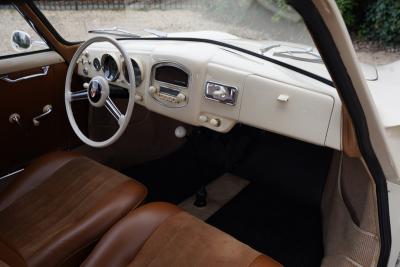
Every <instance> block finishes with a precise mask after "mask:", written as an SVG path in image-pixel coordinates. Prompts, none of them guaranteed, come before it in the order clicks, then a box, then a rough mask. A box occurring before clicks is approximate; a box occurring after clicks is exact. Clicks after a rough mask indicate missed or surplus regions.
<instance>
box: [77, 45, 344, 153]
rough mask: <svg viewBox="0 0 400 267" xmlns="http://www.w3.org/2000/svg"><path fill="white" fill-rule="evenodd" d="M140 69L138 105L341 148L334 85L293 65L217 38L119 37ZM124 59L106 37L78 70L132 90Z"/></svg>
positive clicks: (220, 126) (224, 127)
mask: <svg viewBox="0 0 400 267" xmlns="http://www.w3.org/2000/svg"><path fill="white" fill-rule="evenodd" d="M120 43H121V45H122V46H123V47H124V48H125V50H126V51H127V53H128V55H129V56H130V58H131V62H132V65H133V68H134V76H135V85H136V94H135V102H136V104H139V105H142V106H144V107H146V108H147V109H149V110H151V111H153V112H156V113H159V114H162V115H165V116H168V117H171V118H174V119H176V120H179V121H182V122H184V123H187V124H191V125H194V126H203V127H207V128H209V129H212V130H215V131H218V132H228V131H229V130H231V129H232V127H233V126H235V124H238V123H243V124H247V125H251V126H253V127H256V128H260V129H264V130H268V131H271V132H275V133H278V134H282V135H285V136H289V137H292V138H296V139H300V140H303V141H306V142H310V143H314V144H317V145H322V146H328V147H331V148H334V149H338V150H341V146H342V145H341V143H342V141H341V110H342V106H341V102H340V99H339V96H338V94H337V92H336V90H335V89H334V88H332V87H331V86H328V85H326V84H323V83H321V82H319V81H317V80H315V79H312V78H310V77H307V76H305V75H302V74H300V73H297V72H295V71H293V70H290V69H287V68H285V67H282V66H279V65H277V64H274V63H271V62H268V61H266V60H263V59H260V58H257V57H254V56H251V55H249V54H246V53H243V52H240V51H237V50H234V49H231V48H226V47H223V46H218V45H215V44H209V43H205V42H204V43H203V42H191V41H176V40H175V41H174V40H156V39H155V40H124V41H120ZM126 68H127V67H126V64H125V62H124V60H123V58H122V57H121V55H120V53H119V52H118V50H117V49H116V48H114V47H113V46H112V45H111V44H108V43H95V44H92V45H91V46H90V47H89V48H88V49H87V50H86V51H85V52H84V53H83V54H82V56H81V58H80V59H79V60H78V69H77V71H78V74H79V75H81V76H82V77H84V78H92V77H95V76H98V75H101V76H103V77H105V78H106V79H107V80H108V81H109V82H110V84H112V85H116V86H119V87H123V88H128V85H129V83H130V81H129V77H128V75H127V71H126Z"/></svg>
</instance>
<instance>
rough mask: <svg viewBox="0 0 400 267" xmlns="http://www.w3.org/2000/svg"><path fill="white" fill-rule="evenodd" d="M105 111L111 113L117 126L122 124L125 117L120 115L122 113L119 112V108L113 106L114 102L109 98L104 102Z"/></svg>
mask: <svg viewBox="0 0 400 267" xmlns="http://www.w3.org/2000/svg"><path fill="white" fill-rule="evenodd" d="M105 106H106V108H107V110H108V111H109V112H110V113H111V115H112V116H113V117H114V118H115V119H116V120H117V122H118V124H119V125H120V126H121V124H122V123H123V122H124V119H125V116H124V114H122V112H121V111H120V110H119V108H118V107H117V106H116V105H115V103H114V101H113V100H112V99H111V98H110V97H109V98H107V100H106V104H105Z"/></svg>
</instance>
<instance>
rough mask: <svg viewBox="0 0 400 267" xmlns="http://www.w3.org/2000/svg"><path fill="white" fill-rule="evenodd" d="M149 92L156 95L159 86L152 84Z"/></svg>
mask: <svg viewBox="0 0 400 267" xmlns="http://www.w3.org/2000/svg"><path fill="white" fill-rule="evenodd" d="M149 93H150V94H152V95H154V94H155V93H157V88H156V87H155V86H150V87H149Z"/></svg>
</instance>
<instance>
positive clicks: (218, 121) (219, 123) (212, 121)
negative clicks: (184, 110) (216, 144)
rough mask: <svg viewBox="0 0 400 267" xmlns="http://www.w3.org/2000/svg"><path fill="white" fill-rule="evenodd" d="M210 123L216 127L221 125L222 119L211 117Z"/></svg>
mask: <svg viewBox="0 0 400 267" xmlns="http://www.w3.org/2000/svg"><path fill="white" fill-rule="evenodd" d="M210 124H211V125H212V126H214V127H219V126H220V125H221V121H220V120H219V119H211V120H210Z"/></svg>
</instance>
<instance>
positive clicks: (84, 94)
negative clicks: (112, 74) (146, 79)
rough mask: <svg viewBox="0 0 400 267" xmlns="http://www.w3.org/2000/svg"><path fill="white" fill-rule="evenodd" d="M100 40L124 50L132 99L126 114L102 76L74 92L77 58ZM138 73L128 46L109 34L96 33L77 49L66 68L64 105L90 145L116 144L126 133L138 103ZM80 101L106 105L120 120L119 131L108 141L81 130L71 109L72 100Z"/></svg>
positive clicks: (77, 129)
mask: <svg viewBox="0 0 400 267" xmlns="http://www.w3.org/2000/svg"><path fill="white" fill-rule="evenodd" d="M97 42H108V43H111V44H113V45H114V46H115V47H116V48H117V49H118V50H119V52H120V53H121V55H122V57H123V58H124V62H125V64H127V71H128V75H129V81H130V83H129V90H128V92H129V101H128V105H127V108H126V111H125V114H123V113H122V112H121V111H120V110H119V109H118V107H117V106H116V105H115V103H114V101H113V100H112V99H111V97H110V85H109V82H108V81H107V80H106V79H105V78H104V77H103V76H100V75H99V76H95V77H93V78H92V79H91V80H90V82H89V86H88V88H87V89H85V90H80V91H75V92H72V91H71V80H72V75H73V73H74V70H75V66H76V64H77V63H78V59H79V58H80V56H81V54H82V52H83V51H84V50H85V49H86V48H87V47H88V46H89V45H91V44H93V43H97ZM135 91H136V86H135V75H134V74H133V66H132V62H131V60H130V58H129V56H128V54H127V52H126V51H125V49H124V48H123V47H122V46H121V45H120V44H119V43H118V41H117V40H115V39H113V38H110V37H106V36H96V37H93V38H91V39H89V40H87V41H86V42H84V43H83V44H82V45H81V46H80V47H79V48H78V50H77V51H76V52H75V55H74V56H73V58H72V60H71V62H70V64H69V67H68V71H67V78H66V81H65V107H66V110H67V116H68V120H69V122H70V124H71V127H72V129H73V130H74V132H75V134H76V135H77V136H78V137H79V139H80V140H82V142H84V143H85V144H87V145H89V146H91V147H97V148H101V147H106V146H109V145H111V144H113V143H114V142H115V141H117V140H118V138H120V137H121V135H122V134H123V133H124V131H125V129H126V127H127V126H128V124H129V120H130V118H131V115H132V112H133V107H134V105H135V98H134V96H135ZM80 100H89V103H90V105H92V106H93V107H95V108H101V107H104V106H105V107H106V108H107V110H108V111H109V112H110V113H111V115H112V116H113V117H114V118H115V119H116V120H117V122H118V126H119V128H118V130H117V131H116V132H115V133H114V135H112V136H111V137H110V138H109V139H107V140H105V141H94V140H92V139H90V138H88V137H87V136H86V135H85V134H84V133H83V132H82V131H81V129H79V126H78V124H77V123H76V120H75V117H74V113H73V111H72V108H71V102H74V101H80Z"/></svg>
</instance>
